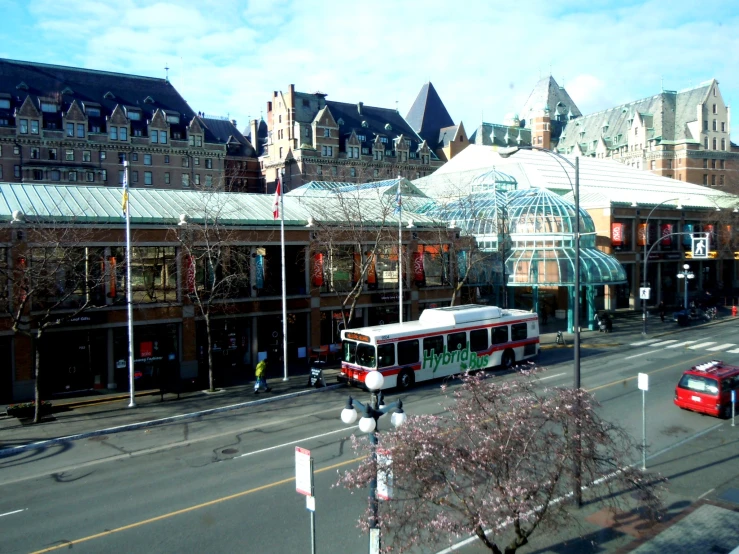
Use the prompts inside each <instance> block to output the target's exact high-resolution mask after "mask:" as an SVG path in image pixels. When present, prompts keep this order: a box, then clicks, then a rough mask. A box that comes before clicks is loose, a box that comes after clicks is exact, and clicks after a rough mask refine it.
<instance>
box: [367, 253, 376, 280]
mask: <svg viewBox="0 0 739 554" xmlns="http://www.w3.org/2000/svg"><path fill="white" fill-rule="evenodd" d="M367 283H369V284H370V285H374V284H375V283H377V271H376V270H375V255H374V254H370V266H369V269H368V270H367Z"/></svg>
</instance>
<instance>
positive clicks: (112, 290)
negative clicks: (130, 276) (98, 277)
mask: <svg viewBox="0 0 739 554" xmlns="http://www.w3.org/2000/svg"><path fill="white" fill-rule="evenodd" d="M117 282H118V275H116V259H115V256H109V257H108V298H115V295H116V283H117Z"/></svg>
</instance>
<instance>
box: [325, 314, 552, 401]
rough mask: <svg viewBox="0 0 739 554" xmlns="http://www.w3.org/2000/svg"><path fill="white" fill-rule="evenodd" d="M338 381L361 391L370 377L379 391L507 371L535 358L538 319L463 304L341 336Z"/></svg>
mask: <svg viewBox="0 0 739 554" xmlns="http://www.w3.org/2000/svg"><path fill="white" fill-rule="evenodd" d="M341 340H342V347H341V348H342V350H341V373H340V374H339V381H342V382H346V383H348V384H350V385H357V386H364V379H365V377H366V375H367V373H368V372H370V371H373V370H377V371H379V372H380V373H382V375H383V377H384V384H383V387H382V388H383V389H386V388H392V387H397V388H399V389H401V390H405V389H408V388H410V387H412V386H413V384H414V383H419V382H421V381H427V380H429V379H437V378H439V377H446V376H448V375H454V374H457V373H463V372H466V371H474V370H478V369H487V368H492V367H499V366H500V367H503V368H510V367H511V366H513V365H514V364H515V363H517V362H520V361H522V360H527V359H530V358H533V357H534V356H536V355H537V354H538V353H539V317H538V315H537V314H535V313H531V312H527V311H524V310H513V309H503V308H499V307H496V306H481V305H476V304H467V305H463V306H451V307H447V308H430V309H427V310H424V311H423V313H421V317H420V318H419V319H418V321H409V322H406V323H392V324H389V325H378V326H375V327H361V328H358V329H345V330H343V331H341Z"/></svg>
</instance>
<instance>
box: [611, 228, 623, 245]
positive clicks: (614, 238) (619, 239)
mask: <svg viewBox="0 0 739 554" xmlns="http://www.w3.org/2000/svg"><path fill="white" fill-rule="evenodd" d="M623 244H624V224H623V223H611V245H613V246H623Z"/></svg>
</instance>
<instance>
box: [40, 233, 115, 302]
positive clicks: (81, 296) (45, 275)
mask: <svg viewBox="0 0 739 554" xmlns="http://www.w3.org/2000/svg"><path fill="white" fill-rule="evenodd" d="M102 260H103V251H102V249H95V248H66V247H64V248H34V249H32V251H31V263H30V266H28V267H29V269H28V275H27V277H28V279H29V280H30V287H31V290H32V294H33V306H34V308H35V309H50V308H74V307H79V306H81V305H82V304H83V303H84V302H86V301H89V302H90V304H91V305H101V304H103V303H104V296H103V293H104V280H103V274H104V272H103V266H102Z"/></svg>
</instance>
